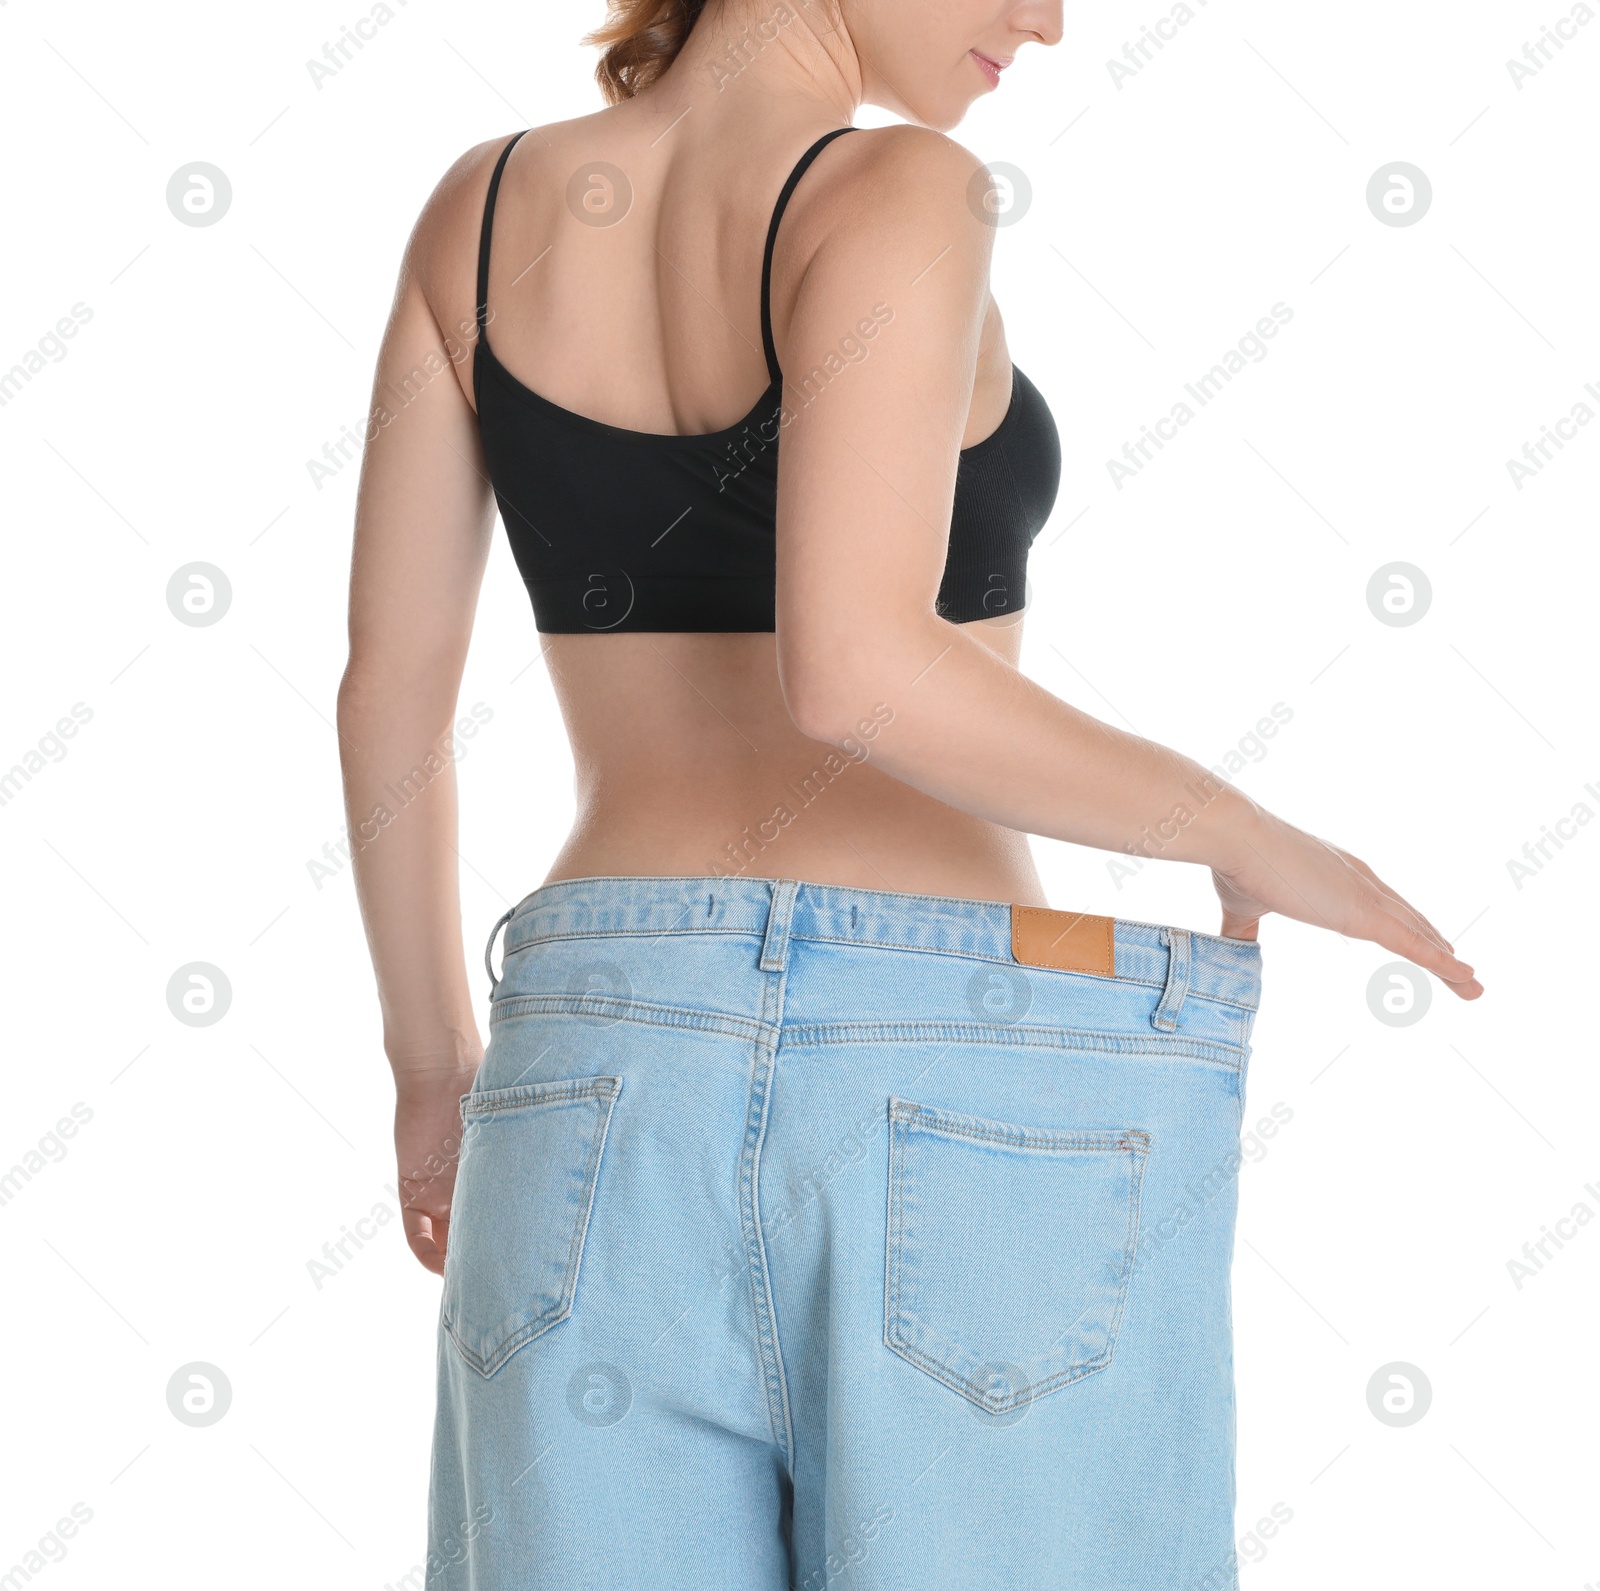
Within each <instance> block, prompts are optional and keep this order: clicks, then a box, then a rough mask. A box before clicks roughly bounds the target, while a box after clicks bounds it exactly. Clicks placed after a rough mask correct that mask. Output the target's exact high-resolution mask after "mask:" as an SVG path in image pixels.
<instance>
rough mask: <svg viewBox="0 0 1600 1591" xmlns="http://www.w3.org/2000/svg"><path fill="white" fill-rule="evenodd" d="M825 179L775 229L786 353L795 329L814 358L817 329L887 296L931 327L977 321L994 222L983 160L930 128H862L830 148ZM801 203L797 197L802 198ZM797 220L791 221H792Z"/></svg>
mask: <svg viewBox="0 0 1600 1591" xmlns="http://www.w3.org/2000/svg"><path fill="white" fill-rule="evenodd" d="M824 154H825V155H826V156H830V157H832V158H831V159H830V160H829V163H828V166H827V168H826V170H825V171H824V170H820V169H819V170H818V172H817V177H818V178H820V179H821V180H818V181H814V182H813V181H811V180H810V178H809V175H808V179H807V181H803V182H802V183H801V184H800V186H799V188H798V189H797V190H796V194H795V200H796V202H795V203H794V204H793V205H792V206H791V209H792V210H793V212H794V220H793V223H791V222H790V221H789V220H788V219H787V218H786V219H785V222H784V233H783V234H780V238H781V244H780V249H779V257H778V258H777V259H776V260H775V262H774V263H775V269H774V277H773V306H774V325H775V331H776V335H777V337H778V341H779V352H780V357H781V356H782V354H783V352H784V345H785V343H786V341H787V339H788V337H789V336H790V335H793V336H797V337H798V338H799V339H800V343H799V346H798V347H797V348H796V350H795V351H796V353H797V354H798V355H799V357H801V358H804V357H807V345H808V342H809V341H810V339H811V337H812V336H813V335H815V336H822V335H825V333H826V329H827V328H828V327H829V326H831V325H833V324H835V323H837V322H839V321H840V318H841V317H844V318H845V319H846V320H848V319H850V317H851V315H852V314H853V312H854V311H853V307H854V306H856V305H858V303H859V302H866V303H868V304H872V303H876V302H879V301H881V302H882V303H884V304H885V305H889V306H894V307H896V309H897V312H904V313H905V314H907V316H908V317H914V319H915V320H916V321H918V322H924V323H925V330H926V333H927V334H928V335H930V336H934V337H942V336H948V335H959V334H960V333H961V332H962V331H963V330H964V329H971V328H973V327H976V326H978V325H981V323H982V318H983V316H984V314H985V312H986V310H987V307H988V304H989V261H990V255H991V252H992V249H993V244H994V228H993V226H992V225H990V224H988V222H987V220H986V219H985V218H986V215H987V212H986V210H985V208H984V205H983V198H984V192H985V186H986V184H987V181H988V177H987V174H986V172H985V168H984V166H983V163H982V162H981V161H980V160H979V159H978V158H977V156H975V155H974V154H973V153H972V152H971V151H970V150H968V149H965V148H963V147H962V146H961V145H960V144H958V143H956V142H955V141H954V140H953V139H951V138H947V137H945V135H944V134H943V133H940V132H935V131H933V130H931V129H929V128H925V127H912V126H896V127H881V128H869V129H864V130H862V131H860V132H857V133H852V134H850V135H848V136H846V137H844V138H841V139H838V140H836V141H835V142H834V143H833V144H832V145H830V146H829V147H828V148H827V149H826V150H825V151H824ZM802 196H803V203H801V202H800V201H801V200H802ZM791 226H792V230H791Z"/></svg>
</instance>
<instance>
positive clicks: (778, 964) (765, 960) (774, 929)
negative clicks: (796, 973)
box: [761, 878, 800, 972]
mask: <svg viewBox="0 0 1600 1591" xmlns="http://www.w3.org/2000/svg"><path fill="white" fill-rule="evenodd" d="M799 888H800V884H799V881H798V880H797V879H792V878H775V879H773V881H772V905H771V906H770V907H769V908H768V911H767V932H766V937H765V938H764V939H763V940H762V941H761V970H762V971H763V972H782V971H783V969H784V967H785V966H786V965H787V964H788V960H789V924H790V922H791V921H792V920H793V918H794V897H795V893H796V891H797V890H798V889H799Z"/></svg>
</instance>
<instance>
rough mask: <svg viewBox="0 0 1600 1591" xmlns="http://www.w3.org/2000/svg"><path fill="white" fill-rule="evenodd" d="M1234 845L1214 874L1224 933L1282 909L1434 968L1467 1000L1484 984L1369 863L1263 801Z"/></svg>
mask: <svg viewBox="0 0 1600 1591" xmlns="http://www.w3.org/2000/svg"><path fill="white" fill-rule="evenodd" d="M1236 841H1237V843H1236V844H1233V845H1231V846H1230V848H1229V849H1230V852H1231V856H1230V860H1229V862H1228V863H1227V865H1226V866H1213V867H1212V870H1211V877H1212V880H1213V882H1214V883H1215V884H1216V887H1217V894H1218V896H1219V897H1220V899H1221V901H1222V932H1223V933H1224V934H1225V935H1227V936H1228V937H1229V938H1232V939H1254V938H1255V937H1256V930H1257V926H1258V925H1259V923H1260V920H1261V918H1262V917H1264V916H1265V915H1266V914H1267V913H1268V912H1278V913H1279V914H1281V915H1282V916H1284V917H1293V918H1296V919H1298V920H1299V921H1300V922H1303V923H1311V924H1313V925H1315V926H1316V927H1318V928H1329V929H1332V930H1333V932H1334V933H1337V934H1344V935H1346V936H1348V937H1349V938H1351V939H1370V940H1372V941H1373V942H1374V943H1375V944H1380V945H1382V946H1383V947H1384V949H1385V950H1392V951H1394V953H1395V954H1396V955H1398V956H1404V957H1405V959H1406V960H1407V961H1411V962H1415V963H1416V965H1417V966H1419V967H1422V968H1424V969H1425V970H1426V971H1428V972H1431V973H1433V975H1434V976H1435V977H1436V978H1439V979H1440V980H1441V981H1442V982H1443V983H1444V984H1445V985H1446V986H1447V987H1448V988H1449V989H1450V990H1451V991H1452V992H1453V993H1455V994H1458V995H1460V996H1461V998H1462V999H1463V1000H1476V999H1477V998H1478V996H1479V995H1480V994H1482V993H1483V985H1482V984H1481V983H1479V982H1478V980H1477V979H1476V978H1475V977H1473V975H1472V968H1471V967H1469V966H1468V965H1467V964H1466V962H1464V961H1462V960H1461V959H1460V957H1459V956H1457V955H1456V953H1455V950H1454V948H1453V947H1452V946H1451V945H1450V944H1449V943H1448V942H1447V941H1446V940H1445V937H1444V935H1443V934H1441V933H1440V932H1439V930H1438V929H1437V928H1435V927H1434V926H1433V924H1432V923H1430V922H1429V921H1428V919H1427V918H1426V917H1424V916H1423V915H1422V913H1421V912H1419V911H1418V910H1417V909H1416V908H1415V907H1414V906H1412V905H1411V904H1410V903H1409V902H1407V901H1405V900H1402V899H1401V897H1400V896H1399V895H1397V894H1395V892H1394V891H1393V890H1392V889H1390V888H1389V886H1388V885H1387V884H1385V883H1384V882H1383V880H1382V879H1380V878H1379V877H1378V875H1377V874H1376V873H1374V872H1373V871H1372V869H1371V868H1370V867H1368V866H1367V864H1366V863H1365V862H1363V861H1361V860H1359V859H1358V858H1356V857H1354V856H1352V855H1350V853H1349V852H1348V851H1341V850H1340V849H1339V847H1338V846H1336V845H1330V844H1328V842H1327V841H1326V840H1319V839H1318V838H1317V837H1316V836H1315V835H1314V834H1307V833H1306V832H1305V830H1304V829H1297V828H1295V826H1294V825H1293V824H1292V823H1285V822H1284V821H1283V819H1282V818H1278V817H1274V816H1273V815H1272V814H1271V813H1270V812H1265V811H1263V810H1262V809H1261V808H1260V807H1255V808H1253V810H1252V812H1251V814H1250V817H1249V820H1248V821H1247V822H1246V823H1245V825H1244V826H1243V827H1241V829H1240V830H1239V832H1238V834H1237V836H1236Z"/></svg>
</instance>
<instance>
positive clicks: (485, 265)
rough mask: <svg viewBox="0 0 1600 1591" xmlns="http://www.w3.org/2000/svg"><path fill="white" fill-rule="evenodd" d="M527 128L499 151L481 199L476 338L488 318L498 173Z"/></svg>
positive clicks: (481, 334)
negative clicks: (481, 226) (484, 196)
mask: <svg viewBox="0 0 1600 1591" xmlns="http://www.w3.org/2000/svg"><path fill="white" fill-rule="evenodd" d="M527 131H528V129H527V128H526V127H524V128H523V129H522V132H521V133H518V134H516V136H515V137H513V138H512V140H511V141H510V143H508V144H507V145H506V147H505V148H504V149H502V150H501V151H500V158H499V159H498V160H497V161H496V162H495V166H494V175H493V176H492V177H490V179H489V196H488V198H486V199H485V200H484V201H483V231H482V233H481V234H480V235H479V237H478V338H479V340H480V341H481V340H482V338H483V333H484V328H485V326H486V325H487V324H488V319H489V239H490V237H491V236H492V235H493V233H494V202H495V200H496V199H497V198H499V196H500V173H501V172H503V171H504V170H505V169H506V161H507V159H508V158H509V157H510V154H511V151H512V150H513V149H515V148H516V147H517V139H518V138H521V137H522V135H523V133H525V132H527Z"/></svg>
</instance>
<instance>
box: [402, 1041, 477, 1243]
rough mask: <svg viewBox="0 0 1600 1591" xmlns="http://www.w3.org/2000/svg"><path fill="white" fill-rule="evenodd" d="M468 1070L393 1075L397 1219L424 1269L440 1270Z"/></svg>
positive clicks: (470, 1074) (458, 1154)
mask: <svg viewBox="0 0 1600 1591" xmlns="http://www.w3.org/2000/svg"><path fill="white" fill-rule="evenodd" d="M472 1078H473V1071H471V1070H469V1071H460V1070H456V1069H451V1070H449V1071H444V1072H423V1073H415V1074H409V1073H408V1074H399V1075H397V1076H396V1078H395V1105H394V1147H395V1156H396V1161H397V1165H398V1170H399V1181H398V1182H397V1183H396V1186H397V1187H398V1188H399V1190H400V1218H401V1220H402V1221H403V1222H404V1223H405V1229H406V1242H407V1243H409V1244H410V1245H411V1252H412V1253H413V1254H415V1255H416V1256H417V1258H418V1259H419V1260H420V1261H421V1262H422V1263H423V1265H425V1266H426V1267H427V1268H428V1269H429V1270H430V1271H433V1272H435V1273H436V1274H442V1273H443V1271H444V1254H445V1246H446V1244H447V1243H448V1241H449V1237H450V1203H451V1200H452V1199H453V1198H454V1197H455V1188H456V1165H457V1163H458V1162H459V1160H460V1158H461V1096H462V1095H463V1094H465V1093H466V1092H467V1091H468V1090H469V1089H470V1088H471V1087H472Z"/></svg>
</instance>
